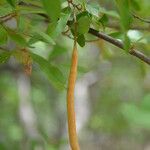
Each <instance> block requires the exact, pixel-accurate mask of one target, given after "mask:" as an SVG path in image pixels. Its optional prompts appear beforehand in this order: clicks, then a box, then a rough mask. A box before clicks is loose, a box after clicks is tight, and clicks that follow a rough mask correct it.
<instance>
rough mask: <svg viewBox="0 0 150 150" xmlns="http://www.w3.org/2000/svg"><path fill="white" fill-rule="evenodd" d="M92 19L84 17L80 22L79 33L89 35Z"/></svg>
mask: <svg viewBox="0 0 150 150" xmlns="http://www.w3.org/2000/svg"><path fill="white" fill-rule="evenodd" d="M90 23H91V18H90V17H89V16H87V15H86V16H82V17H80V18H79V20H78V33H80V34H85V33H88V31H89V28H90Z"/></svg>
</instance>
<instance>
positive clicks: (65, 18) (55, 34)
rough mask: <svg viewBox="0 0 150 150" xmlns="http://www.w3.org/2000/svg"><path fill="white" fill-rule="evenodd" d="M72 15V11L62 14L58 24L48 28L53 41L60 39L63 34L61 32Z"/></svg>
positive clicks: (52, 24)
mask: <svg viewBox="0 0 150 150" xmlns="http://www.w3.org/2000/svg"><path fill="white" fill-rule="evenodd" d="M70 14H71V11H68V12H67V13H65V14H64V13H63V14H61V17H60V19H59V21H58V22H57V23H51V24H50V25H49V26H48V29H47V32H48V34H49V35H50V36H51V37H52V38H53V39H55V38H56V37H58V36H59V34H61V32H62V31H64V29H65V26H66V24H67V21H68V19H69V17H70Z"/></svg>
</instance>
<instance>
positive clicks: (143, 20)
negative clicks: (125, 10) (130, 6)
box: [132, 14, 150, 23]
mask: <svg viewBox="0 0 150 150" xmlns="http://www.w3.org/2000/svg"><path fill="white" fill-rule="evenodd" d="M132 16H133V17H134V18H136V19H138V20H140V21H142V22H145V23H150V20H147V19H144V18H141V17H139V16H137V15H135V14H132Z"/></svg>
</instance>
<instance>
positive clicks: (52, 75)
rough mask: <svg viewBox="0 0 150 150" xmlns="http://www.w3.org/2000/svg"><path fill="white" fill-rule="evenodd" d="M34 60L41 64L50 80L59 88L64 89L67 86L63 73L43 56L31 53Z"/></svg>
mask: <svg viewBox="0 0 150 150" xmlns="http://www.w3.org/2000/svg"><path fill="white" fill-rule="evenodd" d="M31 56H32V58H33V60H34V61H35V62H36V63H37V64H38V65H39V67H40V69H41V70H42V71H43V72H44V73H45V74H46V76H47V77H48V79H49V81H50V82H51V83H52V84H53V85H54V86H55V87H56V88H58V89H63V88H64V86H65V81H66V80H65V78H64V76H63V73H62V72H61V71H60V70H59V69H58V68H57V67H56V66H54V65H52V64H50V63H49V62H48V61H47V60H46V59H44V58H43V57H41V56H39V55H37V54H34V53H31Z"/></svg>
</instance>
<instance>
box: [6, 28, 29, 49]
mask: <svg viewBox="0 0 150 150" xmlns="http://www.w3.org/2000/svg"><path fill="white" fill-rule="evenodd" d="M7 32H8V35H9V37H10V38H11V39H12V40H13V41H15V42H16V43H17V44H18V45H19V46H22V47H26V46H27V42H26V39H25V38H24V37H23V36H22V34H20V33H19V32H16V31H14V30H12V29H7Z"/></svg>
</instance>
